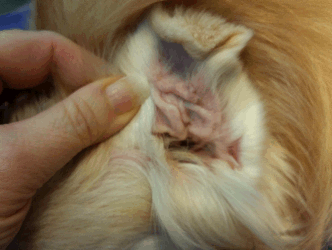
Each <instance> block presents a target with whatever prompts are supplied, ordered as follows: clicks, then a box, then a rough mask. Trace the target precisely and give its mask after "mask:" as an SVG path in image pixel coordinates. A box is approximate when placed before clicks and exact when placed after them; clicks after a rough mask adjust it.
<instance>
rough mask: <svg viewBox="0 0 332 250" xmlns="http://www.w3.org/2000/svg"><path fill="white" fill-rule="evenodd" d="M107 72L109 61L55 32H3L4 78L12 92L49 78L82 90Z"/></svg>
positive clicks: (0, 69)
mask: <svg viewBox="0 0 332 250" xmlns="http://www.w3.org/2000/svg"><path fill="white" fill-rule="evenodd" d="M106 72H107V62H106V61H104V60H103V59H101V58H99V57H97V56H95V55H94V54H93V53H91V52H89V51H87V50H85V49H84V48H82V47H80V46H79V45H77V44H75V43H74V42H72V41H70V40H69V39H67V38H65V37H63V36H61V35H59V34H56V33H54V32H50V31H21V30H11V31H2V32H0V77H1V79H2V80H3V82H5V83H6V84H7V85H8V87H10V88H15V89H22V88H29V87H34V86H36V85H38V84H40V83H41V82H43V81H44V80H45V79H46V77H47V76H48V75H49V74H53V75H57V76H59V77H61V80H62V83H63V84H65V85H67V86H68V87H71V88H79V87H81V86H83V85H85V84H87V83H89V82H91V81H93V80H96V78H97V77H101V76H103V75H105V74H106ZM0 85H1V84H0Z"/></svg>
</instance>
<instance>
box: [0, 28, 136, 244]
mask: <svg viewBox="0 0 332 250" xmlns="http://www.w3.org/2000/svg"><path fill="white" fill-rule="evenodd" d="M91 65H96V66H97V67H91ZM105 66H106V62H105V61H103V60H102V59H100V58H98V57H96V56H94V55H93V54H92V53H90V52H88V51H86V50H84V49H83V48H81V47H79V46H78V45H76V44H75V43H73V42H71V41H70V40H68V39H66V38H64V37H62V36H60V35H58V34H55V33H53V32H45V31H43V32H41V31H36V32H33V31H5V32H0V76H1V79H2V80H3V82H2V81H1V80H0V93H1V92H2V90H3V88H4V87H5V86H4V82H6V84H7V86H6V87H9V88H16V89H20V88H29V87H33V86H36V85H38V84H40V83H41V82H43V80H45V78H46V77H47V76H48V75H49V74H52V75H57V76H60V77H61V79H63V81H62V83H63V84H64V85H65V86H67V87H68V88H71V89H78V90H77V91H76V92H74V93H73V94H72V95H70V96H69V97H68V98H67V99H65V100H63V101H62V102H60V103H58V104H57V105H55V106H53V107H52V108H50V109H49V110H46V111H44V112H42V113H40V114H38V115H36V116H35V117H32V118H29V119H26V120H22V121H19V122H16V123H11V124H6V125H0V249H5V248H6V246H7V245H8V244H9V243H10V242H11V240H12V239H13V238H14V236H15V235H16V234H17V232H18V230H19V229H20V227H21V224H22V222H23V220H24V218H25V216H26V214H27V212H28V210H29V208H30V205H31V200H32V197H33V196H34V194H35V192H36V191H37V189H38V188H40V187H41V186H42V185H43V184H44V183H45V182H46V181H48V180H49V179H50V178H51V177H52V176H53V175H54V174H55V172H56V171H58V170H59V169H60V168H62V167H63V166H64V165H65V164H66V163H67V162H69V161H70V160H71V159H72V158H73V157H74V156H75V155H76V154H77V153H78V152H80V151H81V150H82V149H84V148H86V147H88V146H90V145H92V144H95V143H97V142H100V141H102V140H104V139H106V138H108V137H110V136H111V135H113V134H115V133H116V132H117V131H119V130H120V129H121V128H122V127H124V126H125V124H127V123H128V122H129V121H130V120H131V118H132V117H133V116H134V115H135V114H136V112H137V111H138V106H139V105H140V104H139V99H138V98H137V97H136V96H135V94H134V91H133V90H132V89H131V88H130V85H129V84H128V83H126V81H125V80H123V79H121V80H120V81H118V82H116V81H117V80H119V79H120V77H112V78H106V79H102V80H98V81H95V82H93V83H91V84H88V85H87V86H83V85H86V84H87V83H88V82H89V81H91V79H96V78H97V77H98V72H96V70H95V69H96V68H98V67H105ZM114 82H116V83H115V84H113V83H114ZM111 84H112V85H111ZM109 85H110V88H107V87H108V86H109Z"/></svg>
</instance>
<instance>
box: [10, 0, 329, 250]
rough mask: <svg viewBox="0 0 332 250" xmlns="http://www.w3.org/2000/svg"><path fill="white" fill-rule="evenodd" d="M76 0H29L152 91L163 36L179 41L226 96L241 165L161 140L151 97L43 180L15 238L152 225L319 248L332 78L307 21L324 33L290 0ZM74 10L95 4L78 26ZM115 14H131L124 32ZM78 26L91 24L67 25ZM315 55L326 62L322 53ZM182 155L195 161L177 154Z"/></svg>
mask: <svg viewBox="0 0 332 250" xmlns="http://www.w3.org/2000/svg"><path fill="white" fill-rule="evenodd" d="M84 2H85V3H86V6H85V5H83V4H80V3H78V2H76V1H69V0H68V1H62V0H57V1H54V2H53V3H51V2H48V1H44V2H42V1H37V17H38V19H37V28H39V29H40V28H42V29H45V28H47V29H51V30H54V31H57V32H60V33H62V34H63V35H65V36H68V37H69V38H71V39H73V40H74V41H76V42H78V43H79V44H81V45H82V46H85V47H86V48H88V49H90V50H91V51H94V52H96V53H97V54H98V55H100V56H101V57H104V58H106V59H107V60H108V61H109V62H110V68H109V70H108V71H107V72H106V73H105V72H102V73H101V75H103V74H118V73H122V74H125V75H127V77H128V79H129V80H130V81H131V82H132V84H133V85H134V86H135V88H136V89H137V90H138V91H139V92H140V94H141V95H143V96H147V95H150V93H153V91H154V89H153V86H152V85H151V84H150V82H149V77H150V75H149V74H150V72H149V71H150V69H151V66H152V65H151V62H153V59H154V58H156V57H157V53H158V43H159V40H160V39H163V40H166V41H170V42H177V43H181V44H182V45H183V47H184V48H185V50H186V51H187V52H188V53H189V55H191V56H192V57H193V58H195V59H196V60H198V61H199V62H200V66H199V67H200V68H201V70H202V71H204V72H205V74H206V76H207V79H208V81H207V82H208V87H209V88H211V89H212V90H213V92H214V93H215V94H216V95H219V96H220V97H222V100H223V101H224V102H225V105H224V107H225V108H224V111H225V113H226V115H227V117H228V119H229V121H230V124H229V126H230V131H231V132H230V134H231V137H232V138H233V139H235V138H238V137H242V141H241V149H242V150H241V154H240V159H241V162H242V165H243V167H242V169H240V170H233V169H232V168H231V167H230V166H229V164H228V163H227V162H224V161H222V160H220V161H218V162H214V163H213V164H212V166H211V168H207V167H205V166H203V163H201V160H200V158H199V157H198V156H196V155H195V154H193V153H191V152H188V151H185V150H183V149H182V150H175V151H174V150H172V151H171V150H168V146H169V145H168V144H169V142H168V141H167V139H166V138H164V137H163V136H160V135H154V134H153V133H152V127H153V124H154V118H155V106H154V102H153V98H152V96H150V97H149V98H148V99H147V100H146V101H145V103H144V104H143V105H142V107H141V109H140V111H139V113H138V114H137V115H136V117H135V118H134V119H133V120H132V122H131V123H130V124H129V125H128V126H127V127H126V128H125V129H123V130H122V131H121V132H120V133H119V134H117V135H116V136H114V137H113V138H111V139H109V140H107V141H105V142H103V143H100V144H99V145H97V146H94V147H92V148H90V149H88V150H86V151H85V152H82V153H81V154H80V155H79V156H78V157H77V158H76V159H74V160H73V162H72V163H71V164H70V165H69V166H67V167H66V168H64V169H63V170H62V171H60V172H59V173H58V174H57V175H56V176H55V177H54V178H53V179H51V180H50V182H49V183H48V184H47V185H46V186H45V187H44V188H42V189H41V190H40V192H39V193H38V194H37V195H36V199H35V201H34V204H33V206H32V210H31V213H30V215H29V217H28V218H27V220H26V221H25V223H24V225H23V227H22V230H21V232H20V234H19V237H18V242H19V244H20V247H21V249H47V250H49V249H86V250H87V249H127V248H130V247H132V246H133V245H134V244H135V243H136V241H138V240H140V239H142V238H144V237H146V236H147V235H149V234H151V233H153V231H154V228H155V226H157V227H158V228H159V230H161V231H162V232H163V233H166V234H167V235H169V237H170V239H171V240H172V241H173V242H174V243H175V244H176V245H178V246H179V247H180V248H181V249H191V248H193V247H199V248H201V249H252V248H253V247H256V248H255V249H280V250H281V249H308V250H312V249H318V250H319V249H320V248H321V243H322V240H324V239H325V238H326V235H327V232H328V231H325V230H326V228H327V223H328V221H329V220H330V212H331V211H330V209H331V191H329V189H330V188H331V180H330V179H331V178H330V177H329V176H330V175H327V173H329V171H330V170H331V159H330V157H329V155H328V152H331V145H330V142H329V140H328V139H327V140H325V138H330V137H329V136H330V129H329V127H328V126H327V125H329V124H330V118H331V117H330V113H329V111H330V101H331V99H330V95H329V94H330V93H331V90H330V87H328V86H327V83H328V80H327V78H326V79H325V77H326V75H327V73H324V72H325V70H326V69H325V68H324V67H323V66H321V64H320V63H317V62H316V60H318V59H313V57H311V54H310V53H313V50H314V49H313V48H315V49H317V47H315V46H314V45H312V44H315V37H312V34H314V31H315V32H317V36H318V37H324V36H322V35H321V34H322V33H323V32H320V30H319V29H318V28H315V27H311V26H310V25H308V24H306V25H307V26H308V27H309V26H310V27H309V28H307V27H304V26H305V24H304V23H299V24H297V23H296V22H297V21H296V20H295V21H291V18H290V16H291V15H289V16H287V13H288V12H287V11H286V12H285V13H286V14H285V15H286V16H285V18H286V19H287V17H289V20H288V23H287V22H286V21H282V20H278V18H277V17H279V16H283V15H278V12H279V11H280V12H281V10H279V9H277V7H276V6H274V4H276V3H274V2H273V1H265V2H264V1H258V2H257V3H252V2H250V1H248V3H247V2H245V1H244V2H242V4H243V6H242V5H241V6H242V7H241V6H240V2H237V1H234V2H233V3H228V1H225V3H223V2H217V1H206V2H204V1H203V2H202V3H201V5H198V6H194V4H192V3H191V2H190V1H188V2H186V3H185V5H186V4H187V5H189V6H190V8H188V7H186V6H176V7H175V9H172V8H170V9H169V8H165V7H163V6H162V5H155V6H153V8H152V9H149V8H148V6H149V5H150V4H152V1H151V2H144V1H129V0H128V1H121V3H120V2H117V3H116V1H96V3H95V4H93V5H92V4H91V3H90V2H86V1H84ZM236 3H237V4H238V5H236ZM264 3H265V5H264ZM282 3H283V2H280V3H279V5H278V4H276V5H277V6H278V8H281V7H284V10H288V11H290V13H292V14H293V15H296V13H297V17H298V20H300V19H301V18H302V19H301V20H306V19H304V18H303V17H302V16H301V13H305V11H304V10H301V11H302V12H301V11H300V10H299V9H300V6H296V5H295V4H293V5H292V4H290V5H289V6H288V5H287V6H286V3H285V4H284V5H283V4H282ZM322 3H325V2H324V1H322ZM47 4H49V5H47ZM175 5H177V4H176V3H175ZM298 5H299V4H298ZM128 6H132V7H133V8H135V10H133V11H132V12H130V11H129V10H128ZM262 6H265V7H266V8H267V7H268V6H270V8H271V10H273V11H271V10H269V9H268V8H267V10H264V9H263V7H262ZM107 7H108V8H107ZM245 7H246V8H245ZM296 7H299V8H298V9H297V8H296ZM89 8H90V9H91V8H92V9H94V10H95V12H93V11H91V10H89ZM273 8H275V9H273ZM292 8H293V9H292ZM303 8H304V7H303ZM102 9H109V10H110V11H111V12H112V15H106V14H105V13H104V12H103V11H102ZM227 9H228V10H232V11H231V14H229V13H228V12H227V11H225V10H227ZM207 10H210V11H207ZM259 10H260V11H261V12H259ZM291 10H292V11H291ZM54 11H55V12H56V14H51V12H54ZM143 11H145V12H143ZM269 11H270V12H269ZM274 11H275V12H276V13H277V14H276V13H274ZM296 11H298V12H296ZM212 12H213V13H214V14H211V13H212ZM73 13H77V14H78V15H81V13H84V14H86V15H88V14H89V13H90V16H87V17H86V19H83V20H84V24H85V25H83V27H82V28H77V27H78V26H77V25H78V21H75V20H76V18H77V19H78V20H79V19H80V18H79V16H75V17H74V16H73ZM98 13H99V14H100V16H99V15H97V14H98ZM233 13H234V16H236V17H235V18H234V17H233V18H234V20H233V21H234V22H231V21H232V14H233ZM248 13H249V14H248ZM250 13H253V14H250ZM265 13H268V14H270V15H267V14H266V17H265V16H264V15H265ZM294 13H295V14H294ZM308 13H309V11H308ZM310 13H311V14H312V15H314V13H315V12H314V10H312V12H310ZM92 14H93V15H92ZM235 14H236V15H235ZM254 14H255V15H254ZM51 15H54V16H53V17H54V18H55V19H54V20H53V21H54V22H53V21H52V22H51V20H49V19H51ZM62 15H63V16H66V17H67V19H66V20H67V21H68V22H69V23H68V25H67V26H65V25H64V23H62V22H63V20H60V16H62ZM91 15H92V16H91ZM103 15H106V16H108V18H106V19H104V20H102V19H100V20H98V21H99V22H101V23H97V24H95V23H94V25H96V27H93V26H92V25H93V24H92V20H94V19H99V18H101V17H102V16H103ZM250 15H252V16H250ZM317 15H324V12H321V14H317ZM142 17H145V18H144V21H143V18H142ZM240 17H242V18H243V19H241V18H240ZM73 18H74V19H73ZM236 18H238V19H236ZM255 18H257V20H255ZM259 18H261V19H259ZM226 20H227V21H226ZM262 20H263V21H264V20H265V21H270V22H271V23H273V22H275V23H278V22H279V23H280V22H281V23H282V22H284V23H282V24H284V27H283V26H281V25H282V24H280V26H273V25H272V24H265V23H264V22H263V21H262ZM70 21H71V22H70ZM239 23H240V24H239ZM102 24H105V25H102ZM122 24H128V27H127V30H126V32H124V31H123V29H121V27H122V26H121V25H122ZM286 24H288V27H301V28H302V30H301V31H302V34H303V35H307V39H309V38H311V39H312V40H310V41H312V42H308V41H303V43H300V42H301V41H300V40H299V41H298V42H299V43H296V41H297V40H296V39H297V38H296V37H293V36H292V34H288V33H287V34H286V28H287V25H286ZM98 25H99V26H98ZM269 25H270V26H269ZM296 25H298V26H296ZM90 26H91V27H90ZM76 28H77V29H79V30H80V31H82V32H84V33H83V34H85V35H86V36H85V37H80V36H76V35H75V32H77V30H76ZM306 29H308V30H306ZM278 32H279V33H278ZM294 32H295V31H294ZM306 32H307V33H306ZM100 34H107V35H105V37H104V38H100ZM277 35H278V36H280V40H278V39H277V38H278V36H277ZM283 35H284V36H285V37H283ZM330 37H332V36H330ZM281 38H282V39H281ZM99 39H102V40H101V41H100V40H99ZM292 39H293V40H292ZM101 42H102V45H101ZM299 44H301V45H302V47H301V48H300V49H303V50H300V49H299V48H298V46H299ZM317 44H318V42H317ZM99 46H101V47H99ZM278 46H279V48H278ZM288 46H289V47H288ZM310 46H312V47H310ZM326 46H327V45H326ZM309 48H312V50H309ZM323 49H324V48H323V47H321V50H323ZM291 51H293V53H290V52H291ZM304 52H307V53H308V54H309V55H308V54H305V53H304ZM296 53H297V54H296ZM316 55H320V58H321V60H323V61H324V60H325V61H328V57H326V58H324V56H325V55H324V53H320V52H317V54H316ZM293 56H294V57H295V59H293ZM296 56H298V57H299V58H296ZM264 60H266V61H264ZM311 67H312V68H311ZM316 72H319V75H320V76H319V77H317V75H316ZM301 77H303V78H304V80H302V79H301ZM312 79H316V80H317V81H313V80H312ZM302 83H303V84H302ZM313 83H317V86H318V87H316V86H313V85H312V84H313ZM66 94H67V93H65V92H61V82H59V79H55V92H54V95H53V96H52V98H51V99H47V98H45V99H43V100H42V101H40V102H39V103H37V104H30V105H26V106H25V107H21V108H20V109H17V111H15V113H14V114H13V116H12V117H13V119H12V120H19V119H23V118H26V117H28V116H32V115H33V114H34V113H36V112H38V110H37V111H34V108H35V107H36V105H37V106H40V105H41V104H40V103H41V102H43V103H44V108H47V107H48V106H50V105H52V103H56V102H58V101H59V100H61V99H62V98H63V97H64V96H65V95H66ZM226 104H227V105H226ZM306 105H307V106H306ZM303 108H304V109H305V108H307V109H306V110H302V109H303ZM292 109H295V111H293V110H292ZM315 115H317V116H319V117H317V116H315ZM325 125H326V126H325ZM313 128H317V129H319V133H317V134H316V135H317V136H315V133H316V132H312V131H313ZM317 145H319V146H318V147H317ZM310 147H311V148H310ZM314 152H316V153H315V154H314ZM127 155H130V157H132V159H131V160H130V159H129V160H128V159H126V157H125V156H127ZM188 158H189V159H194V160H195V161H196V163H197V164H189V163H180V162H181V161H180V160H185V159H188ZM200 163H201V164H200ZM314 177H315V178H314ZM318 178H321V180H320V181H321V182H323V183H319V182H318V180H317V179H318ZM324 187H325V189H328V190H325V189H324ZM316 204H317V205H316ZM325 223H326V224H325Z"/></svg>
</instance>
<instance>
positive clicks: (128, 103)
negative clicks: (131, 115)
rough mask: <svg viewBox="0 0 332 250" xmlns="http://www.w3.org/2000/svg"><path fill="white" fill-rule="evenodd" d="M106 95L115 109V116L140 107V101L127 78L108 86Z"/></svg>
mask: <svg viewBox="0 0 332 250" xmlns="http://www.w3.org/2000/svg"><path fill="white" fill-rule="evenodd" d="M106 94H107V96H108V98H109V101H110V102H111V104H112V106H113V108H114V111H115V114H123V113H126V112H128V111H130V110H132V109H133V108H134V107H136V106H138V105H140V103H139V99H138V97H137V95H136V94H135V92H134V91H133V89H132V88H131V86H130V84H129V83H128V80H127V79H126V77H124V78H121V79H120V80H118V81H117V82H115V83H113V84H111V85H110V86H108V87H107V88H106Z"/></svg>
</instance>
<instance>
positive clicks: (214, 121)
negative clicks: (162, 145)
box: [150, 61, 241, 169]
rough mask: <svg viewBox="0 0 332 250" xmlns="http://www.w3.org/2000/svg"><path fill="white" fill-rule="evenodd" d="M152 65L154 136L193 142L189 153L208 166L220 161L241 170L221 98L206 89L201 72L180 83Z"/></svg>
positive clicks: (163, 68)
mask: <svg viewBox="0 0 332 250" xmlns="http://www.w3.org/2000/svg"><path fill="white" fill-rule="evenodd" d="M153 65H154V66H153V69H152V70H151V72H152V76H151V79H150V82H151V83H152V84H153V90H152V97H153V101H154V103H155V106H156V120H155V124H154V127H153V133H154V134H168V135H170V136H171V137H173V138H174V139H175V140H178V141H185V140H190V141H192V142H193V143H194V145H193V146H192V147H191V148H190V151H191V152H192V153H195V154H196V155H198V156H201V157H202V159H203V162H204V163H206V164H207V165H209V163H210V162H211V161H212V160H213V159H219V160H224V161H227V162H228V163H229V165H230V167H231V168H232V169H240V167H241V166H240V162H239V154H238V152H239V150H240V139H238V140H236V141H230V138H229V137H230V136H229V132H228V129H227V121H226V118H225V115H224V113H225V112H224V110H223V109H224V107H223V106H222V104H221V103H222V102H221V100H220V97H219V96H218V95H217V94H215V93H212V91H211V90H210V89H209V88H207V84H206V81H207V80H206V79H205V77H204V76H203V72H202V71H200V72H198V73H196V74H195V75H193V76H192V77H189V78H187V79H183V78H181V77H179V76H177V75H175V74H174V73H172V72H170V71H168V70H166V65H165V64H164V63H162V62H161V61H159V62H158V63H155V64H153Z"/></svg>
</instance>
